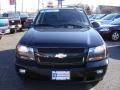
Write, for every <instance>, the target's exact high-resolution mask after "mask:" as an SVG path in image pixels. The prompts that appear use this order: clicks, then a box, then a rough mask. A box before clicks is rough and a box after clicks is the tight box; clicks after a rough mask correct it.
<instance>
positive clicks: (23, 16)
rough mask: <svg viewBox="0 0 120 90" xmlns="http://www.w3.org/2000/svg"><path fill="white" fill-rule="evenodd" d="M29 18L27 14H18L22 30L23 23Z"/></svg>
mask: <svg viewBox="0 0 120 90" xmlns="http://www.w3.org/2000/svg"><path fill="white" fill-rule="evenodd" d="M28 18H29V15H28V13H20V20H21V24H22V28H23V29H24V28H25V26H24V25H25V22H26V21H27V19H28Z"/></svg>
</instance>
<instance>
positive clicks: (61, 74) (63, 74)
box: [52, 71, 70, 80]
mask: <svg viewBox="0 0 120 90" xmlns="http://www.w3.org/2000/svg"><path fill="white" fill-rule="evenodd" d="M52 80H70V71H52Z"/></svg>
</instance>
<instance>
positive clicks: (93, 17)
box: [89, 14, 107, 21]
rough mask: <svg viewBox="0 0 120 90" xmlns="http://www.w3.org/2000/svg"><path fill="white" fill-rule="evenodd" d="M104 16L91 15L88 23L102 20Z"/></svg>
mask: <svg viewBox="0 0 120 90" xmlns="http://www.w3.org/2000/svg"><path fill="white" fill-rule="evenodd" d="M106 15H107V14H93V16H89V19H90V21H95V20H99V19H102V18H103V17H105V16H106Z"/></svg>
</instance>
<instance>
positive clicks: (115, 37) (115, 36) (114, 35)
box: [112, 32, 120, 41]
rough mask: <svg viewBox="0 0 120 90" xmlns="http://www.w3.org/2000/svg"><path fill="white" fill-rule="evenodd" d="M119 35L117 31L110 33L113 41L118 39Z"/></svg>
mask: <svg viewBox="0 0 120 90" xmlns="http://www.w3.org/2000/svg"><path fill="white" fill-rule="evenodd" d="M119 37H120V35H119V33H118V32H114V33H113V34H112V40H114V41H116V40H118V39H119Z"/></svg>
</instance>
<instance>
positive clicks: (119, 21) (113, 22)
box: [110, 18, 120, 25]
mask: <svg viewBox="0 0 120 90" xmlns="http://www.w3.org/2000/svg"><path fill="white" fill-rule="evenodd" d="M110 24H111V25H120V18H118V19H115V20H114V21H112V22H111V23H110Z"/></svg>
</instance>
